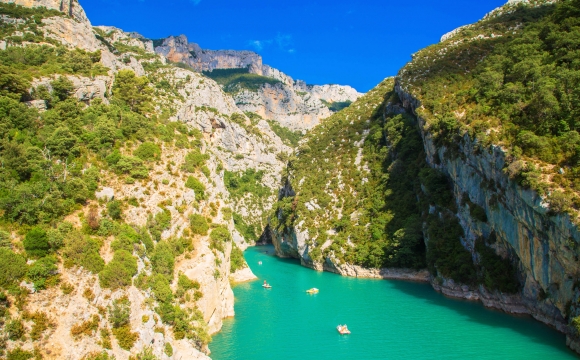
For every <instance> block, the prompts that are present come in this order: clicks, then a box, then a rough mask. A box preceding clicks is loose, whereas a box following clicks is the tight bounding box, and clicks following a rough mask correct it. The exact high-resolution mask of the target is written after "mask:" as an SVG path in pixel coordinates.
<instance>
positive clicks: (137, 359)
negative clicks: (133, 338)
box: [129, 347, 159, 360]
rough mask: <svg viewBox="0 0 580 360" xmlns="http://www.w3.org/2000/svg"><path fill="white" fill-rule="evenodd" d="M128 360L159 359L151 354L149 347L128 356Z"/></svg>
mask: <svg viewBox="0 0 580 360" xmlns="http://www.w3.org/2000/svg"><path fill="white" fill-rule="evenodd" d="M129 360H159V358H158V357H157V356H155V355H154V354H153V349H152V348H151V347H146V348H145V349H143V351H141V352H140V353H139V354H136V355H135V356H129Z"/></svg>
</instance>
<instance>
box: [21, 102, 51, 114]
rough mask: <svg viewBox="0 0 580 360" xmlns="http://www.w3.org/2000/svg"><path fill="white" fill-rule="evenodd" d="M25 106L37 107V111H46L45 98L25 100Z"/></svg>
mask: <svg viewBox="0 0 580 360" xmlns="http://www.w3.org/2000/svg"><path fill="white" fill-rule="evenodd" d="M25 104H26V106H28V107H31V108H35V109H38V111H40V112H43V111H46V100H31V101H26V102H25Z"/></svg>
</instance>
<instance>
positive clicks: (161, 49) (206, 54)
mask: <svg viewBox="0 0 580 360" xmlns="http://www.w3.org/2000/svg"><path fill="white" fill-rule="evenodd" d="M155 52H156V53H158V54H161V55H163V56H165V57H166V58H167V59H168V60H170V61H173V62H182V63H184V64H187V65H189V66H191V67H192V68H194V69H195V70H197V71H212V70H215V69H243V68H247V69H249V70H250V73H252V74H258V75H262V57H261V56H260V55H258V54H256V53H255V52H252V51H235V50H207V49H202V48H201V47H200V46H199V45H198V44H195V43H190V42H188V41H187V37H186V36H185V35H179V36H176V37H174V36H170V37H168V38H166V39H164V40H163V42H162V44H161V45H158V46H156V47H155Z"/></svg>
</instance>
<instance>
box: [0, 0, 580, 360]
mask: <svg viewBox="0 0 580 360" xmlns="http://www.w3.org/2000/svg"><path fill="white" fill-rule="evenodd" d="M579 18H580V2H579V1H578V0H561V1H549V0H544V1H540V0H520V1H515V0H510V1H508V3H507V4H506V5H504V6H502V7H500V8H498V9H496V10H493V11H492V12H490V13H489V14H487V15H485V17H484V18H483V19H482V20H481V21H479V22H477V23H475V24H472V25H468V26H464V27H461V28H459V29H457V30H455V31H453V32H451V33H449V34H446V35H444V36H443V37H442V39H441V42H440V43H438V44H434V45H432V46H429V47H427V48H425V49H423V50H421V51H419V52H417V53H415V54H413V58H412V60H411V61H410V62H409V63H408V64H407V65H406V66H405V67H403V68H402V69H401V70H400V72H399V73H398V74H397V76H396V77H389V78H386V79H385V80H384V81H382V82H381V83H380V84H379V85H377V86H376V87H375V88H373V89H372V90H370V91H369V92H367V93H366V94H361V93H358V92H357V91H356V90H355V89H353V88H352V87H350V86H341V85H308V84H306V83H305V82H303V81H300V80H294V79H292V78H291V77H290V76H288V75H286V74H284V73H282V72H281V71H279V70H277V69H275V68H273V67H270V66H268V65H265V64H263V60H262V57H261V56H260V55H259V54H257V53H254V52H251V51H234V50H208V49H202V48H201V47H200V46H199V45H198V44H195V43H191V42H189V40H188V39H187V37H185V36H184V35H180V36H169V37H167V38H164V39H147V38H145V37H143V36H142V35H140V34H138V33H134V32H125V31H123V30H121V29H118V28H115V27H111V26H93V25H92V24H91V23H90V21H89V19H88V18H87V16H86V14H85V13H84V10H83V8H82V7H81V5H80V4H79V3H78V2H77V0H66V1H56V0H30V1H29V0H14V1H9V0H2V1H1V2H0V30H1V32H0V129H1V131H0V136H1V138H0V162H1V167H0V216H1V218H2V222H0V358H3V357H5V358H7V359H27V358H32V357H36V358H45V359H50V358H55V359H57V358H59V359H60V358H70V359H94V360H96V359H111V358H116V359H129V358H131V359H155V358H158V359H185V358H188V359H205V358H208V355H210V356H211V354H210V351H209V349H210V348H212V347H213V344H212V345H210V346H209V347H208V343H209V342H210V341H211V335H212V334H215V333H217V332H219V331H220V329H221V328H222V325H223V319H225V318H228V317H232V316H234V314H235V311H234V292H233V291H232V286H231V284H232V283H234V284H235V283H238V282H246V281H250V280H253V279H255V278H256V276H254V274H253V273H252V271H251V269H250V268H249V267H248V265H247V264H246V261H245V260H244V255H243V251H244V250H246V249H247V248H248V247H251V246H254V245H255V244H256V243H258V242H260V241H265V242H271V243H272V245H273V248H271V250H272V251H275V254H276V255H277V256H278V257H280V258H295V259H297V260H299V261H300V264H302V265H303V266H305V267H308V268H311V269H315V270H318V271H326V272H332V273H336V274H340V275H344V276H345V277H359V278H376V279H397V280H412V281H418V282H424V283H429V284H430V286H431V287H432V288H433V289H434V290H436V291H437V292H440V293H442V294H444V295H446V296H448V297H452V298H458V299H466V300H473V301H479V302H481V303H482V304H483V305H484V306H485V307H488V308H492V309H496V310H500V311H503V312H506V313H509V314H514V315H529V316H531V317H533V318H535V319H536V320H538V321H539V322H541V323H544V324H546V325H547V326H549V327H551V328H552V329H554V330H555V331H552V330H548V329H547V328H546V329H545V330H541V328H539V327H538V326H539V325H537V324H536V325H526V324H531V323H530V322H528V323H526V321H528V320H522V319H515V318H513V321H514V322H515V323H517V324H520V325H514V326H515V327H514V328H518V329H523V328H525V327H526V326H533V327H534V329H539V330H534V331H537V334H541V333H544V334H546V336H547V337H548V338H550V339H551V340H549V341H548V340H546V341H547V342H549V343H550V346H548V348H547V349H548V350H546V348H544V349H543V350H542V349H538V350H537V351H540V352H541V351H546V353H549V352H550V350H549V349H551V346H554V345H553V344H554V341H555V340H554V339H556V338H558V335H556V331H557V332H559V333H560V334H563V335H562V337H563V336H564V335H565V337H566V345H568V346H569V347H570V348H571V349H572V350H574V351H576V352H580V342H579V339H580V337H579V336H580V334H579V330H580V306H579V305H578V304H579V301H580V300H579V298H580V286H579V284H580V283H579V282H578V277H579V276H580V274H579V273H578V269H579V265H578V261H579V260H578V259H579V255H580V254H579V253H578V252H579V251H580V250H579V247H578V242H580V233H579V232H578V215H579V209H580V196H579V195H578V181H577V174H578V171H579V169H580V168H579V167H578V159H580V135H579V134H578V131H579V130H580V129H578V127H579V125H578V122H577V121H576V119H577V116H578V114H580V112H579V109H580V101H579V100H578V99H580V93H579V89H580V83H579V82H580V75H579V74H580V69H579V68H578V67H579V64H578V61H577V56H576V55H577V54H578V51H580V49H579V48H578V45H577V44H578V42H577V33H578V29H580V22H579V20H578V19H579ZM259 249H261V248H250V249H249V250H247V251H246V256H247V258H248V259H250V261H251V264H252V268H253V269H255V268H254V265H253V264H254V262H255V260H256V259H258V257H259V256H262V254H261V253H260V252H259V251H260V250H259ZM269 249H270V248H269ZM272 260H276V259H270V258H269V259H268V260H264V262H265V265H267V266H273V268H276V269H277V267H276V266H274V265H272V264H273V263H272V262H271V261H272ZM276 261H279V262H280V264H285V265H288V264H290V262H284V260H276ZM285 265H284V266H285ZM292 265H293V266H291V267H284V266H283V267H280V268H279V269H280V271H289V272H290V275H288V274H284V276H287V278H284V277H281V278H280V281H284V279H291V278H292V274H295V275H296V276H298V275H297V274H303V273H304V272H306V271H310V270H306V269H299V268H297V267H296V266H295V264H292ZM265 268H266V266H265ZM282 269H284V270H282ZM262 271H263V269H258V270H256V272H257V273H258V274H257V275H259V276H260V278H262V276H265V274H266V273H262ZM309 274H310V275H308V276H312V277H311V278H309V279H316V278H317V277H320V278H324V279H327V281H328V282H329V283H335V284H336V285H335V287H334V288H333V289H332V290H330V291H329V293H333V292H334V294H336V295H337V296H338V294H340V290H341V287H343V286H353V288H357V287H358V286H363V287H361V288H359V290H360V293H361V294H360V297H358V298H354V299H353V300H352V301H354V302H356V301H357V300H358V301H365V299H368V298H371V297H376V298H377V299H375V300H381V299H382V300H385V301H386V299H388V298H389V297H394V298H400V299H405V300H404V301H407V302H409V303H410V304H412V303H414V301H417V299H421V298H429V299H431V300H430V301H433V302H435V303H437V304H441V301H443V300H441V298H436V297H434V296H439V295H438V294H435V293H433V294H431V295H425V292H426V291H427V290H426V287H425V286H424V285H422V284H407V285H404V284H399V283H392V282H382V283H381V282H373V281H372V280H360V283H355V282H349V281H358V280H354V279H347V278H339V277H337V276H335V275H333V274H318V273H316V272H309ZM272 278H275V275H272ZM325 281H326V280H325ZM288 284H289V285H288V289H286V290H289V289H292V290H297V288H293V286H298V284H292V285H291V284H290V281H288ZM348 284H351V285H348ZM369 284H371V285H369ZM377 284H382V285H377ZM299 285H303V284H299ZM238 286H239V288H240V289H246V290H243V291H250V292H246V293H245V295H244V300H243V301H244V304H243V305H242V304H240V305H242V306H241V307H242V308H244V309H250V308H252V306H248V304H247V302H248V301H250V302H251V301H252V297H251V295H250V294H251V291H255V290H256V289H254V287H257V285H256V283H255V282H250V283H247V284H242V285H238ZM304 286H306V284H304ZM312 286H314V285H312ZM320 287H322V286H320ZM384 287H388V288H391V290H388V291H385V289H384ZM379 288H380V289H379ZM392 288H406V289H407V291H406V294H405V291H402V292H397V291H394V292H393V291H392ZM247 289H251V290H247ZM417 289H420V290H417ZM258 290H262V289H261V288H260V289H258ZM272 290H273V291H276V287H275V288H274V289H272ZM240 291H242V290H240ZM273 293H274V292H273ZM409 293H416V296H415V297H413V296H411V297H408V296H409ZM298 295H300V296H301V295H303V294H298ZM298 295H296V296H298ZM260 296H262V294H261V293H260ZM272 296H274V295H272ZM287 296H288V297H291V296H293V295H291V294H290V293H288V294H287ZM324 298H325V295H323V294H320V297H318V298H313V299H324ZM437 299H438V300H437ZM266 300H267V299H266V298H265V299H264V301H266ZM300 301H302V300H300ZM381 304H382V305H381ZM381 304H379V305H376V306H386V305H384V303H381ZM250 305H252V304H250ZM253 305H256V304H253ZM390 306H393V305H390ZM401 306H402V305H401ZM406 306H409V308H405V309H406V310H405V314H410V312H409V311H410V310H409V309H412V305H406ZM417 306H418V307H419V306H420V305H417ZM454 306H457V308H458V309H460V308H461V309H464V308H465V307H470V306H476V305H474V304H470V305H466V304H464V303H460V302H446V303H445V305H444V307H449V308H452V307H454ZM237 309H238V306H237V304H236V311H238V310H237ZM258 309H259V307H258ZM389 309H390V310H391V311H396V309H397V306H393V307H391V308H389ZM402 309H403V306H402V307H401V310H402ZM421 309H423V311H425V312H427V311H429V309H428V308H421ZM470 309H471V308H470ZM473 309H475V308H473ZM473 309H472V310H465V311H467V312H468V313H473V314H481V311H483V310H482V309H478V310H473ZM248 311H250V310H248ZM251 311H254V313H253V314H255V311H256V308H254V309H253V310H251ZM313 311H314V312H313V314H316V313H317V311H316V310H313ZM341 311H343V312H344V311H345V310H341ZM460 311H463V310H460ZM478 311H479V313H478ZM489 314H493V315H490V316H492V317H493V319H495V320H493V321H491V320H490V321H491V322H495V323H494V324H497V325H492V326H491V328H492V329H493V327H494V326H497V327H498V328H501V327H502V325H499V324H500V323H502V321H508V322H509V321H510V320H509V319H512V318H509V317H507V315H499V314H497V313H491V312H490V313H489ZM239 315H240V314H239V313H238V314H237V315H235V316H236V317H238V316H239ZM366 315H367V316H370V315H369V314H366ZM242 316H243V317H245V316H246V315H242ZM272 316H274V315H272ZM313 316H314V315H313ZM409 316H411V315H409ZM437 316H438V319H439V320H440V321H441V322H444V321H445V319H446V318H448V319H451V318H453V319H455V320H453V321H456V323H457V324H460V323H461V320H458V319H456V318H455V317H453V311H450V312H448V313H446V312H441V313H438V315H437ZM474 316H475V317H476V318H479V319H481V318H482V317H484V315H474ZM506 319H507V320H506ZM332 320H333V321H336V322H340V321H342V320H339V319H332ZM325 321H328V319H326V320H325ZM387 321H388V319H386V318H381V319H380V320H377V322H375V323H374V324H370V325H369V324H366V325H360V326H359V331H360V329H361V327H364V326H367V327H368V328H369V329H380V326H382V325H381V324H382V323H383V322H387ZM401 321H403V320H401ZM235 322H236V320H234V323H235ZM349 322H350V323H352V324H356V325H358V324H357V323H356V320H349ZM242 324H244V322H243V321H242ZM262 325H263V324H262ZM335 325H336V324H333V325H332V326H335ZM228 326H230V325H228ZM244 326H247V325H244ZM458 326H459V325H458ZM461 326H464V325H461ZM411 327H412V326H411ZM315 328H316V326H315ZM230 329H231V328H230ZM331 329H332V327H331ZM464 329H465V330H463V331H465V332H467V333H469V332H470V331H474V332H476V331H480V330H481V329H482V328H477V326H474V327H469V326H467V325H465V327H464ZM228 331H230V330H228ZM237 331H246V330H237ZM442 331H443V330H442ZM482 331H484V332H487V334H488V335H489V334H490V333H489V329H487V330H482ZM517 331H519V332H520V333H521V332H524V333H525V331H524V330H517ZM498 332H500V330H498ZM230 334H231V333H230ZM452 334H453V333H452V332H451V333H449V334H448V336H452ZM527 334H530V333H527ZM534 334H536V332H534ZM234 335H235V334H234ZM234 335H230V336H233V337H234V338H235V337H236V336H238V335H235V336H234ZM333 335H334V334H333ZM223 336H226V335H225V334H221V335H218V339H219V340H216V342H217V344H216V345H215V346H216V349H219V350H216V356H218V358H220V356H221V358H228V357H231V356H232V355H231V353H230V355H227V354H228V349H227V341H225V340H224V339H223ZM311 336H313V335H311ZM325 336H326V335H325ZM489 336H490V339H492V338H493V336H491V335H489ZM506 336H507V335H506ZM533 336H536V335H530V336H529V337H533ZM538 336H539V337H541V336H543V335H538ZM513 339H514V340H513V341H520V340H521V341H525V340H522V338H517V337H514V338H513ZM516 339H520V340H516ZM331 341H334V337H332V340H331ZM343 341H348V340H343ZM356 341H357V340H354V339H353V343H356ZM380 341H385V342H386V341H388V339H387V338H381V339H380ZM489 341H490V342H493V341H494V340H489ZM561 341H562V343H563V342H564V341H563V339H562V340H561ZM224 344H226V345H224ZM483 344H484V343H483ZM521 344H525V342H522V343H521ZM264 346H266V345H264ZM268 346H269V345H268ZM358 346H362V345H355V346H354V347H353V348H350V349H349V350H348V351H356V350H357V349H359V347H358ZM474 346H475V345H474ZM477 346H479V347H480V348H482V349H483V348H484V347H485V345H481V344H479V345H477ZM498 346H499V345H498ZM502 346H504V345H502ZM521 346H522V348H520V349H521V350H518V351H519V352H518V351H516V352H518V356H519V355H522V354H524V353H525V351H526V349H525V348H526V347H530V349H531V346H532V345H521ZM266 347H267V346H266ZM556 347H557V346H556ZM395 350H396V349H391V351H395ZM399 350H401V349H400V348H399ZM465 350H466V353H470V351H472V352H473V351H475V350H474V349H470V348H469V347H468V346H467V347H466V348H465ZM240 351H241V350H240ZM248 351H249V350H248ZM397 351H398V350H397ZM558 351H559V352H560V353H561V354H562V356H563V357H562V358H566V357H570V356H571V353H569V352H567V351H566V350H565V349H564V350H562V349H559V350H558ZM279 355H280V356H283V355H284V354H279ZM486 356H489V357H493V354H488V355H486ZM513 356H514V357H515V352H514V355H513ZM248 357H249V356H248Z"/></svg>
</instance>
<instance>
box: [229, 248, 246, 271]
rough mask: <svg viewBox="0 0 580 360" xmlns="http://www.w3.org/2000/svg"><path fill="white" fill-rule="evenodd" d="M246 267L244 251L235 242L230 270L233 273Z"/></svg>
mask: <svg viewBox="0 0 580 360" xmlns="http://www.w3.org/2000/svg"><path fill="white" fill-rule="evenodd" d="M245 267H246V261H245V260H244V253H243V252H242V250H240V249H239V248H238V247H237V246H236V245H235V244H234V245H233V246H232V253H231V257H230V272H232V273H233V272H236V271H238V270H241V269H243V268H245Z"/></svg>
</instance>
